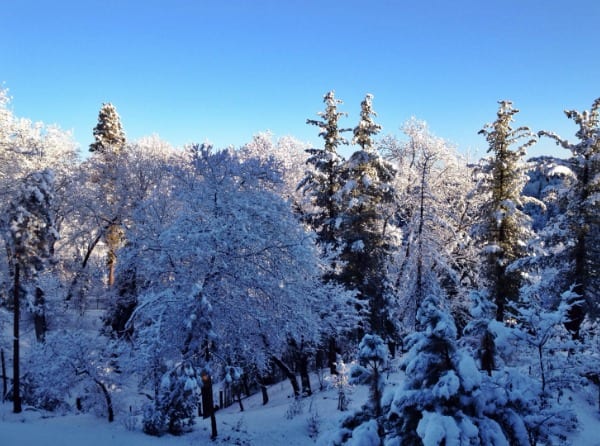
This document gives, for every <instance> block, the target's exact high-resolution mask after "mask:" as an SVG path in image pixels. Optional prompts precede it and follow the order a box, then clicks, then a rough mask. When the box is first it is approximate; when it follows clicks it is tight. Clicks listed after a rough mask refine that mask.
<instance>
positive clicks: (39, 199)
mask: <svg viewBox="0 0 600 446" xmlns="http://www.w3.org/2000/svg"><path fill="white" fill-rule="evenodd" d="M53 181H54V178H53V174H52V172H51V171H43V172H39V173H34V174H32V175H30V176H29V177H27V178H26V179H25V181H24V183H23V185H22V189H21V193H20V196H19V198H18V199H17V200H16V201H15V202H13V203H12V205H11V207H10V210H9V214H8V216H9V221H8V224H7V226H8V228H9V234H10V235H9V239H10V243H9V244H8V245H7V249H9V250H10V258H11V263H12V267H13V290H12V291H13V295H14V299H13V312H14V319H13V355H14V356H13V403H14V409H13V410H14V412H15V413H18V412H20V411H21V397H20V388H19V383H20V376H19V375H20V368H19V363H20V345H19V344H20V340H19V338H20V328H19V320H20V301H21V295H22V294H23V293H24V294H25V296H26V297H27V300H29V301H30V305H31V307H32V308H33V313H34V320H35V330H36V335H37V338H38V340H39V341H43V340H44V337H45V334H46V319H45V302H44V293H43V290H42V288H41V287H40V286H39V284H38V283H37V278H38V275H39V273H40V272H41V271H42V270H44V268H45V267H46V265H47V264H48V261H49V260H50V259H51V258H52V255H53V251H54V242H55V241H56V239H57V238H58V234H57V232H56V230H55V228H54V216H53V214H52V197H53Z"/></svg>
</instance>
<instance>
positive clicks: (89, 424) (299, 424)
mask: <svg viewBox="0 0 600 446" xmlns="http://www.w3.org/2000/svg"><path fill="white" fill-rule="evenodd" d="M401 380H402V375H401V374H400V373H394V374H391V375H390V376H389V378H388V384H387V389H388V390H390V389H393V388H394V387H397V386H398V385H399V384H400V383H401ZM312 385H313V388H316V391H315V392H314V394H313V396H312V397H308V398H305V399H303V400H301V403H300V406H301V409H302V412H301V413H298V414H296V415H295V416H293V417H292V418H290V416H289V413H290V411H291V409H292V408H293V406H294V404H295V403H294V400H293V398H292V397H291V386H290V384H289V382H287V381H283V382H281V383H278V384H274V385H272V386H270V387H269V403H268V404H267V405H265V406H263V405H262V399H261V395H260V394H257V395H253V396H251V397H249V398H246V399H244V400H243V404H244V409H245V410H244V412H240V408H239V405H238V404H233V405H231V406H230V407H227V408H225V409H222V410H219V411H217V413H216V417H217V425H218V434H219V435H218V439H217V440H216V441H214V442H213V441H211V440H210V420H209V419H206V420H203V419H202V418H197V419H196V424H195V425H194V427H193V431H192V432H190V433H187V434H185V435H183V436H180V437H175V436H171V435H165V436H163V437H160V438H157V437H151V436H148V435H146V434H144V433H143V432H142V430H141V423H140V419H139V418H140V417H129V416H124V415H121V416H120V417H118V418H117V419H116V421H115V422H114V423H108V422H107V421H106V420H105V419H104V418H100V417H98V416H95V415H92V414H78V415H64V416H60V415H56V414H51V413H45V412H42V411H38V410H28V408H25V410H24V412H23V413H21V414H14V413H12V405H11V403H10V402H6V403H4V404H2V403H0V445H3V446H4V445H16V444H18V445H23V446H29V445H44V446H62V445H73V444H81V445H85V446H105V445H111V446H142V445H150V446H152V445H161V446H183V445H186V446H187V445H204V444H206V445H209V444H217V445H240V446H250V445H252V446H279V445H284V446H302V445H311V444H314V443H315V442H316V440H315V439H314V438H311V436H310V435H309V432H310V429H309V424H310V422H309V419H310V418H313V417H314V418H316V419H317V420H318V428H319V432H320V433H321V434H322V433H324V432H327V431H330V430H332V429H336V428H337V427H338V426H339V420H340V418H342V417H345V416H346V415H348V414H349V413H351V412H350V411H352V410H354V409H357V408H359V407H360V406H361V405H362V404H363V403H364V402H365V400H366V398H367V388H366V387H365V386H356V387H354V388H353V390H352V393H351V395H350V399H351V402H350V410H349V411H346V412H340V411H338V410H337V390H336V389H332V388H328V389H325V390H323V391H319V390H318V388H319V382H318V379H317V377H316V376H312ZM586 395H587V396H584V395H583V393H582V394H574V395H572V396H571V399H572V401H573V405H574V409H575V411H576V413H577V416H578V418H579V421H580V427H579V430H578V431H577V432H576V433H575V434H574V435H572V436H571V438H570V441H571V442H572V444H573V445H577V446H600V435H598V432H599V431H598V426H600V414H599V413H598V410H597V406H596V403H597V401H590V398H589V394H587V393H586ZM296 404H297V403H296ZM132 421H134V423H131V422H132ZM132 424H134V426H132Z"/></svg>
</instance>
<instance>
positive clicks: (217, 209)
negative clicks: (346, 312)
mask: <svg viewBox="0 0 600 446" xmlns="http://www.w3.org/2000/svg"><path fill="white" fill-rule="evenodd" d="M189 156H190V158H189V164H188V165H187V166H184V167H183V168H182V169H181V170H180V171H179V172H178V173H177V175H176V176H177V180H178V182H177V187H176V188H174V189H173V190H172V193H171V195H170V199H169V200H168V201H166V202H165V201H164V199H163V196H162V193H161V191H159V190H155V191H154V193H153V194H151V195H150V196H149V197H147V198H146V199H145V200H144V201H143V202H142V203H141V204H140V206H139V207H138V209H137V210H136V212H135V214H134V215H133V220H132V223H133V224H132V227H131V230H130V235H129V237H128V239H129V241H128V244H127V246H126V247H125V248H124V249H123V252H122V256H123V261H122V268H131V267H135V270H136V282H137V283H138V284H139V285H138V290H137V301H138V303H137V309H136V310H135V312H134V316H133V317H132V319H131V320H130V327H131V328H133V330H134V339H137V340H139V342H146V341H147V340H149V339H154V340H156V342H158V343H159V344H160V345H149V346H148V350H150V352H149V354H145V355H146V357H147V358H149V359H151V357H152V356H153V355H152V352H153V351H156V350H157V349H158V350H160V351H161V352H162V354H161V356H162V358H163V359H162V361H164V360H169V359H170V360H172V361H174V362H178V361H180V360H181V355H182V354H184V352H186V351H188V350H189V347H186V345H187V344H189V343H199V344H202V343H203V342H204V339H205V333H204V331H194V330H192V331H191V332H190V336H192V338H191V339H190V340H189V341H188V340H186V339H185V337H182V333H183V331H182V330H181V329H175V328H174V327H177V326H178V324H181V321H182V318H183V319H184V320H186V319H187V317H188V316H187V315H188V314H190V305H193V302H195V301H196V300H194V299H192V298H190V297H189V296H192V295H193V294H194V293H193V292H192V291H193V289H195V287H197V286H198V285H200V286H201V290H202V295H203V296H204V297H205V298H206V299H207V300H208V301H209V302H210V304H211V305H212V307H213V314H214V319H213V330H214V334H215V341H214V343H212V342H211V343H210V344H211V345H210V346H209V347H210V348H209V351H212V352H214V353H215V354H217V355H218V356H219V357H221V358H223V360H224V362H225V363H219V364H217V366H218V367H222V366H225V365H227V364H230V363H236V364H241V365H247V366H248V367H249V366H250V365H254V366H255V367H257V369H258V370H259V371H261V372H264V371H266V370H268V368H269V367H270V361H271V359H274V358H279V359H280V358H281V355H282V354H283V353H284V352H285V351H286V350H287V349H288V347H289V341H290V339H295V340H296V341H297V342H300V341H301V340H302V336H304V341H305V342H306V343H314V342H315V341H316V340H317V337H318V334H319V330H318V326H317V324H318V319H319V316H318V315H319V314H321V313H322V314H325V311H323V308H324V307H325V305H326V304H327V305H328V303H329V302H330V301H332V300H333V301H335V300H336V299H337V296H335V295H332V294H329V291H328V289H327V288H326V287H321V286H319V272H320V271H319V263H318V259H317V258H316V252H315V251H314V247H313V239H312V237H311V236H310V234H308V233H306V232H305V230H304V229H303V227H302V226H301V225H300V223H299V222H298V221H297V220H296V218H295V216H294V214H293V212H292V210H291V208H290V206H289V203H288V202H286V201H285V200H283V199H282V198H281V197H279V196H278V195H277V194H275V193H273V192H271V191H270V190H269V188H265V187H263V183H264V181H268V178H270V177H271V176H273V175H275V173H274V172H275V171H274V170H273V169H272V167H271V164H270V161H260V162H258V161H257V160H254V161H253V162H250V161H249V160H247V159H241V158H240V157H239V156H238V155H237V154H236V153H235V152H233V151H229V150H225V151H220V152H216V151H213V150H212V148H211V147H209V146H194V147H191V148H190V149H189ZM276 176H277V175H275V177H276ZM153 327H154V328H153ZM160 327H162V328H160ZM141 329H143V330H144V331H146V330H151V329H159V330H164V336H150V337H148V336H146V335H142V334H141V333H138V331H139V330H141ZM136 342H137V341H136ZM144 349H146V348H144ZM153 361H154V360H151V361H150V362H151V363H152V362H153ZM149 366H150V364H149ZM218 367H216V369H217V370H216V372H215V373H218Z"/></svg>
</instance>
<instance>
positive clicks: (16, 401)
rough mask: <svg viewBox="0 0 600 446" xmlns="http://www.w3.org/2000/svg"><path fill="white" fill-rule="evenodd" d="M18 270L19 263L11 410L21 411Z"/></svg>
mask: <svg viewBox="0 0 600 446" xmlns="http://www.w3.org/2000/svg"><path fill="white" fill-rule="evenodd" d="M20 272H21V268H20V265H19V263H18V262H17V263H16V264H15V282H14V296H13V297H14V320H13V412H14V413H21V410H22V408H21V394H20V390H19V387H20V386H21V380H20V379H19V374H20V372H21V371H20V370H19V362H20V352H19V313H20V308H19V294H20V293H19V288H20V287H21V283H20Z"/></svg>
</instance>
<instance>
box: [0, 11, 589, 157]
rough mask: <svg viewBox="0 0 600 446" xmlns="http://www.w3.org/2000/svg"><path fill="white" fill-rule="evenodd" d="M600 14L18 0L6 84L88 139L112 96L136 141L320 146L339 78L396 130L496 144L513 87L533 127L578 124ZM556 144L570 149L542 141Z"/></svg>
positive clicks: (473, 145) (10, 15)
mask: <svg viewBox="0 0 600 446" xmlns="http://www.w3.org/2000/svg"><path fill="white" fill-rule="evenodd" d="M599 21H600V1H598V0H579V1H574V2H568V1H558V0H503V1H495V0H473V1H461V0H456V1H449V0H435V1H423V0H419V1H416V0H415V1H412V2H408V1H401V0H397V1H383V0H370V1H366V0H363V1H355V0H344V1H342V0H339V1H330V0H254V1H252V0H245V1H244V0H220V1H203V0H186V1H184V0H170V1H158V0H139V1H133V0H132V1H128V0H102V1H97V0H76V1H75V0H73V1H72V0H47V1H42V0H38V1H34V0H18V1H17V0H3V1H2V4H1V8H0V82H3V83H4V87H7V88H9V90H10V94H11V95H12V96H13V105H12V108H13V110H14V112H15V113H16V114H17V115H18V116H23V117H28V118H31V119H33V120H42V121H44V122H47V123H56V124H58V125H60V126H61V127H62V128H64V129H71V130H73V131H74V135H75V138H76V140H77V141H78V142H79V143H80V144H81V146H82V148H83V149H84V150H87V145H88V144H89V143H90V142H91V141H92V128H93V127H94V126H95V124H96V121H97V115H98V110H99V108H100V106H101V104H102V102H112V103H114V104H115V105H116V107H117V109H118V111H119V113H120V115H121V118H122V121H123V125H124V127H125V130H126V132H127V135H128V137H129V138H131V139H135V138H138V137H140V136H144V135H149V134H152V133H158V134H159V135H160V136H161V137H163V138H164V139H166V140H167V141H169V142H171V143H172V144H175V145H181V144H184V143H187V142H195V141H196V142H202V141H205V140H210V141H212V142H213V143H214V144H215V145H216V146H219V147H222V146H227V145H229V144H233V145H235V146H238V145H241V144H242V143H244V142H246V141H248V140H250V138H251V136H252V135H253V134H254V133H256V132H258V131H263V130H267V129H269V130H271V131H272V132H274V133H275V135H276V136H284V135H293V136H296V137H297V138H299V139H301V140H305V141H308V142H311V143H313V144H320V142H319V140H318V138H317V129H316V128H314V127H311V126H307V125H306V124H305V121H306V119H307V118H314V117H315V113H316V112H318V111H319V110H322V109H323V104H322V96H323V94H324V93H325V92H326V91H328V90H330V89H335V91H336V95H337V96H338V97H340V98H341V99H343V100H344V101H345V104H344V106H343V107H342V108H341V109H342V110H344V111H347V112H349V115H350V116H349V118H348V119H346V120H344V122H342V124H343V125H346V126H348V127H352V126H354V125H356V121H357V116H358V110H359V107H360V101H361V99H362V98H363V97H364V95H365V94H366V93H372V94H374V95H375V99H374V108H375V110H377V111H378V113H379V122H380V123H381V124H382V125H383V126H384V131H383V133H384V134H385V133H396V134H399V133H400V130H399V127H400V126H401V125H402V123H403V122H404V121H406V120H407V119H409V118H410V117H411V116H416V117H417V118H419V119H423V120H425V121H427V122H428V123H429V126H430V128H431V130H432V131H433V132H434V133H435V134H436V135H437V136H440V137H443V138H445V139H447V140H449V141H452V142H453V143H455V144H456V145H457V146H458V147H459V149H461V150H462V151H466V150H468V149H470V150H471V151H472V152H473V151H475V150H476V149H478V152H477V154H478V155H483V154H484V153H485V148H486V144H485V141H484V139H483V137H481V136H478V135H477V131H478V130H479V129H480V128H481V127H482V125H483V124H484V123H485V122H490V121H493V120H494V119H495V113H496V110H497V101H498V100H499V99H510V100H512V101H513V102H514V104H515V106H516V107H517V108H519V109H520V110H521V113H519V114H518V115H517V123H516V124H517V125H528V126H530V127H532V129H533V130H536V131H537V130H540V129H546V130H554V131H557V132H559V133H561V134H562V135H563V136H568V137H572V135H573V133H574V130H575V127H574V125H573V124H571V123H570V121H568V120H567V118H566V117H565V116H564V114H563V110H564V109H565V108H575V109H584V108H586V109H587V108H589V107H590V105H591V103H592V102H593V100H594V99H596V97H598V96H600V33H599V31H598V30H599V29H600V28H599V26H598V23H599ZM549 151H554V153H562V154H564V152H563V151H560V150H559V149H555V146H554V145H553V144H551V143H549V142H545V143H544V144H538V146H537V148H535V149H533V150H532V151H530V154H532V155H537V154H540V153H549Z"/></svg>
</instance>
